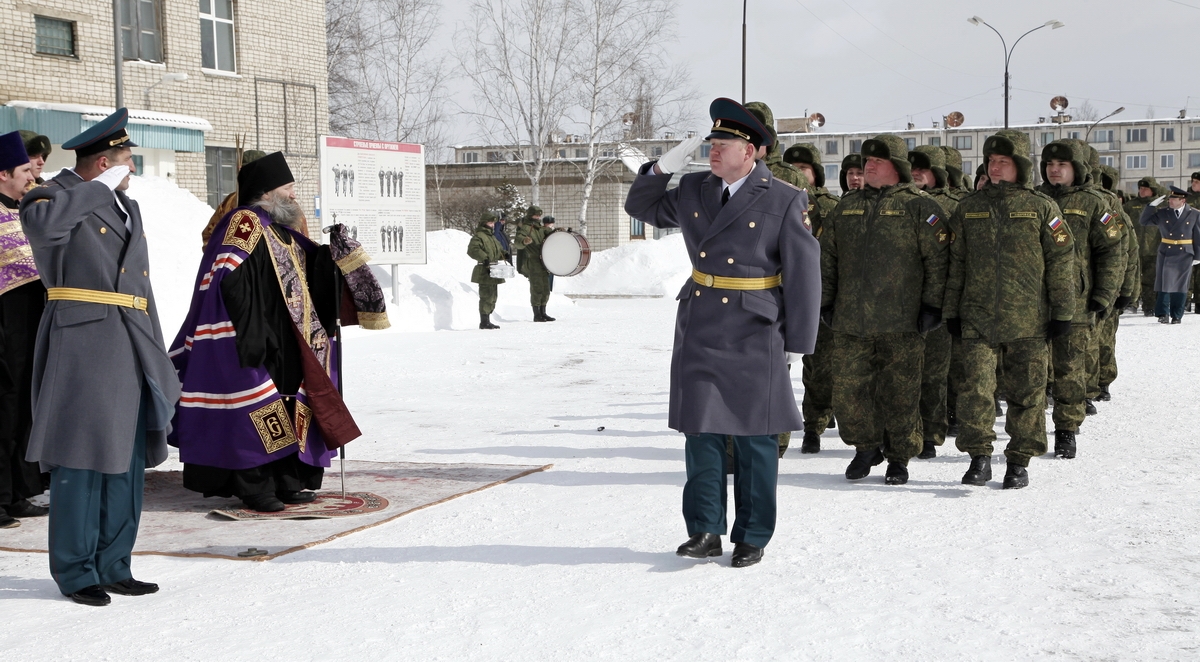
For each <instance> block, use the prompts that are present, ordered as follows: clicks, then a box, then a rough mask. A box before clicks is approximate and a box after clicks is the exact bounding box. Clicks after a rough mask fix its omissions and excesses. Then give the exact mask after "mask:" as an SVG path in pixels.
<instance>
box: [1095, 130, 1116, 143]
mask: <svg viewBox="0 0 1200 662" xmlns="http://www.w3.org/2000/svg"><path fill="white" fill-rule="evenodd" d="M1094 135H1095V139H1094V140H1092V141H1091V142H1094V143H1110V142H1112V141H1113V130H1112V129H1098V130H1097V131H1096V133H1095V134H1094Z"/></svg>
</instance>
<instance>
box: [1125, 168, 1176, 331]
mask: <svg viewBox="0 0 1200 662" xmlns="http://www.w3.org/2000/svg"><path fill="white" fill-rule="evenodd" d="M1137 185H1138V189H1137V197H1135V198H1130V199H1129V200H1126V201H1125V214H1126V215H1127V216H1129V218H1130V219H1131V220H1132V221H1133V222H1134V223H1135V224H1137V228H1135V230H1137V232H1138V250H1139V251H1140V254H1141V262H1142V266H1141V274H1142V291H1141V300H1142V314H1143V315H1145V316H1146V317H1153V316H1154V308H1155V298H1156V297H1155V294H1154V264H1155V261H1156V260H1157V258H1158V240H1159V233H1158V229H1157V228H1152V227H1146V226H1143V225H1141V224H1140V223H1139V222H1138V219H1140V218H1141V217H1142V212H1143V211H1145V209H1146V207H1147V206H1148V205H1149V204H1150V202H1151V201H1152V200H1154V199H1155V198H1157V197H1159V196H1166V195H1167V189H1166V188H1165V187H1164V186H1163V185H1162V184H1159V183H1158V181H1157V180H1155V179H1154V178H1153V177H1143V178H1141V179H1139V180H1138V183H1137Z"/></svg>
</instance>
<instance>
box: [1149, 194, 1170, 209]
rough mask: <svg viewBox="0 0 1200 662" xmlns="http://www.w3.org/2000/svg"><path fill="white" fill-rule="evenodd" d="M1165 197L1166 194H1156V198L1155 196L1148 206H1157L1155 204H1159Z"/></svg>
mask: <svg viewBox="0 0 1200 662" xmlns="http://www.w3.org/2000/svg"><path fill="white" fill-rule="evenodd" d="M1166 199H1167V196H1165V195H1160V196H1158V197H1157V198H1155V199H1154V201H1153V202H1151V203H1150V206H1151V207H1157V206H1159V205H1161V204H1162V202H1163V200H1166Z"/></svg>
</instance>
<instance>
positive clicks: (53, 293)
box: [46, 287, 150, 312]
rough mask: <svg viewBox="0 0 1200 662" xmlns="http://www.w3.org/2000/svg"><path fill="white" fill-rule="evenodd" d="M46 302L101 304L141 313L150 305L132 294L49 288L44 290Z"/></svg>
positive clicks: (76, 288) (74, 288)
mask: <svg viewBox="0 0 1200 662" xmlns="http://www.w3.org/2000/svg"><path fill="white" fill-rule="evenodd" d="M46 300H48V301H86V302H88V303H102V304H106V305H109V306H122V307H124V308H136V309H138V310H140V311H142V312H145V311H146V306H147V305H149V303H150V302H149V301H147V300H146V299H143V298H142V297H135V296H133V295H132V294H121V293H119V292H101V291H100V290H84V289H80V288H78V287H51V288H49V289H47V290H46Z"/></svg>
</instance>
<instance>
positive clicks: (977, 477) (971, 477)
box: [962, 455, 992, 487]
mask: <svg viewBox="0 0 1200 662" xmlns="http://www.w3.org/2000/svg"><path fill="white" fill-rule="evenodd" d="M991 479H992V456H991V455H976V456H975V457H972V458H971V468H970V469H967V473H965V474H963V477H962V484H963V485H975V486H976V487H982V486H984V485H987V482H988V481H989V480H991Z"/></svg>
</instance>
